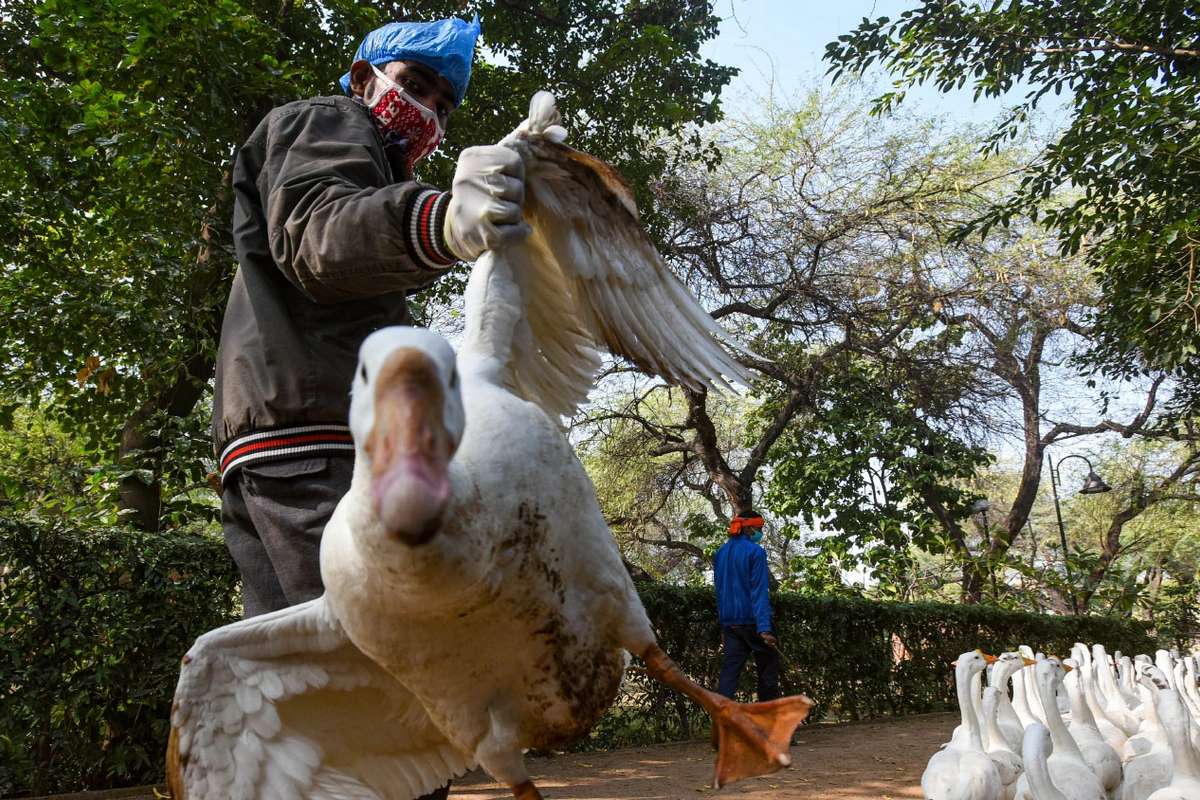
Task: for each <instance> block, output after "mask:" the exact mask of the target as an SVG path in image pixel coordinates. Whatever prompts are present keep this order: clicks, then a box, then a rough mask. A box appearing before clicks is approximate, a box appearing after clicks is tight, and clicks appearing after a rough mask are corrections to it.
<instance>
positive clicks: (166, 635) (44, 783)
mask: <svg viewBox="0 0 1200 800" xmlns="http://www.w3.org/2000/svg"><path fill="white" fill-rule="evenodd" d="M237 581H238V575H237V569H236V567H235V566H234V565H233V561H232V560H231V559H230V557H229V553H228V551H227V550H226V549H225V545H224V543H223V542H222V541H220V540H219V539H216V538H213V537H210V536H201V535H196V534H185V533H171V534H169V535H154V534H141V533H133V532H129V531H125V530H114V529H102V530H95V531H85V532H79V531H67V530H63V529H60V528H55V527H43V526H40V525H35V524H29V523H27V522H19V521H14V520H11V519H0V632H2V634H0V796H5V797H14V796H27V795H30V794H32V795H35V796H36V795H43V794H49V793H51V792H54V793H58V792H68V791H78V790H83V789H101V788H104V789H109V788H116V787H122V786H140V785H146V784H150V783H156V782H158V781H161V780H162V778H163V754H164V753H165V752H166V742H167V735H168V733H169V717H170V708H171V697H172V695H173V694H174V692H175V683H176V682H177V680H178V678H179V659H180V657H181V656H182V655H183V653H185V652H186V651H187V649H188V648H189V647H190V646H191V644H192V641H193V640H195V638H196V637H197V636H199V635H200V634H202V633H204V632H205V631H207V630H210V629H212V628H215V627H217V626H219V625H224V624H226V623H228V622H231V621H232V620H233V619H234V618H235V614H240V596H241V592H240V589H239V588H238V583H237Z"/></svg>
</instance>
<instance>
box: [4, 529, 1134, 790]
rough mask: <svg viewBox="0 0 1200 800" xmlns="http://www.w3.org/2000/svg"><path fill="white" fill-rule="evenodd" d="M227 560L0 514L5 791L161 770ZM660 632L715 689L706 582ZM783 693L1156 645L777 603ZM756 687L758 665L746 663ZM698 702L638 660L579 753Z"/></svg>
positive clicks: (926, 607) (916, 690)
mask: <svg viewBox="0 0 1200 800" xmlns="http://www.w3.org/2000/svg"><path fill="white" fill-rule="evenodd" d="M237 580H238V576H237V570H236V568H235V567H234V565H233V563H232V561H231V560H230V558H229V555H228V553H227V552H226V550H225V546H224V544H223V543H222V542H221V541H220V539H219V538H215V537H210V536H203V535H197V534H188V533H180V532H172V533H169V534H158V535H154V534H140V533H134V532H129V531H125V530H111V529H105V530H97V531H85V532H78V531H67V530H62V529H59V528H55V527H49V526H41V525H36V524H31V523H29V522H24V521H14V520H10V519H3V518H0V631H2V632H3V635H2V637H0V687H3V688H2V689H0V796H5V797H17V796H27V795H29V794H34V795H40V794H48V793H50V792H67V791H76V790H81V789H106V788H117V787H122V786H133V785H145V784H150V783H156V782H159V781H161V779H162V776H163V767H162V756H163V753H164V752H165V750H166V741H167V735H168V732H169V731H168V728H169V722H168V719H169V712H170V703H171V695H172V693H173V691H174V688H175V683H176V681H177V679H178V674H179V672H178V670H179V658H180V656H182V654H183V653H184V652H186V651H187V649H188V648H189V647H190V646H191V643H192V642H193V641H194V640H195V638H196V637H197V636H199V635H200V634H201V633H204V632H205V631H207V630H210V629H212V628H215V627H217V626H219V625H223V624H225V623H227V622H230V621H232V620H233V619H234V618H235V615H236V614H237V613H238V612H239V606H238V597H239V587H238V583H237ZM638 589H639V592H640V593H641V596H642V601H643V603H644V604H645V606H646V610H647V612H648V613H649V615H650V618H651V620H652V621H653V622H654V625H655V628H656V631H657V633H658V637H659V642H660V644H661V645H662V647H663V649H665V650H666V651H667V653H669V654H670V655H671V657H672V658H674V659H675V660H676V661H678V662H679V664H680V666H681V667H682V668H683V670H684V672H686V673H687V674H688V675H691V676H692V677H693V678H695V679H697V680H698V681H699V682H700V683H702V684H703V685H705V686H707V687H708V688H710V689H712V688H715V687H716V681H717V675H718V672H719V670H720V659H721V651H720V641H721V635H720V628H719V627H718V625H717V612H716V599H715V597H714V595H713V592H712V589H711V588H705V587H678V586H668V585H661V584H643V585H640V586H639V587H638ZM772 605H773V607H774V609H775V614H776V622H777V628H778V633H779V638H780V646H781V648H782V650H783V652H784V654H785V657H786V661H785V663H784V665H783V684H784V690H785V691H786V692H787V693H789V694H791V693H799V692H802V693H804V694H807V695H809V696H810V697H812V698H813V699H814V700H815V701H816V702H817V706H816V708H815V709H814V713H813V715H812V717H811V719H814V720H817V719H843V720H844V719H860V718H866V717H874V716H881V715H900V714H915V713H926V712H930V711H945V710H950V709H953V708H955V707H956V700H955V697H954V685H953V681H954V674H953V667H952V666H951V665H950V662H951V661H953V660H954V658H955V657H956V656H958V655H959V654H960V653H962V652H963V651H965V650H971V649H974V648H976V647H979V648H982V649H984V650H986V651H990V652H1001V651H1003V650H1010V649H1013V648H1015V647H1016V645H1018V644H1029V645H1031V646H1032V647H1034V648H1035V649H1037V650H1041V651H1043V652H1046V653H1052V654H1053V653H1057V654H1060V655H1061V654H1065V653H1066V652H1067V650H1068V648H1069V647H1070V645H1071V644H1072V643H1074V642H1075V641H1083V642H1103V643H1104V644H1105V645H1107V646H1108V647H1109V648H1110V649H1118V650H1122V651H1125V652H1127V653H1140V652H1153V651H1154V649H1155V648H1156V644H1155V642H1154V640H1153V639H1152V638H1151V637H1150V635H1149V633H1148V629H1147V627H1146V626H1145V625H1144V624H1141V623H1136V622H1131V621H1121V620H1113V619H1106V618H1098V617H1084V618H1078V619H1076V618H1071V617H1048V616H1042V615H1036V614H1024V613H1015V612H1007V611H997V610H994V609H991V608H987V607H981V606H956V605H942V604H937V603H914V604H904V603H881V602H874V601H869V600H847V599H844V598H833V597H828V598H821V597H818V598H813V597H804V596H799V595H791V594H778V595H775V596H773V597H772ZM742 677H743V681H742V686H741V692H742V699H746V700H749V699H752V697H751V694H752V692H753V685H754V670H753V667H752V666H748V667H747V669H746V671H745V673H744V674H743V676H742ZM708 727H709V722H708V719H707V717H706V716H705V715H704V714H703V712H701V711H700V709H699V707H698V706H696V705H694V704H693V703H691V702H690V701H688V700H685V699H684V698H683V697H682V696H680V695H678V694H677V693H675V692H673V691H671V690H668V689H666V688H665V687H662V686H660V685H658V684H656V683H654V682H653V681H651V680H650V679H649V678H648V677H647V676H645V675H644V674H642V673H639V672H637V671H636V670H634V671H632V672H631V673H630V675H629V680H627V681H626V685H625V686H624V687H623V688H622V692H621V695H620V697H619V698H618V701H617V703H616V704H614V706H613V708H612V709H611V710H610V711H609V713H608V714H606V715H605V717H604V718H603V719H602V720H601V721H600V723H599V724H598V725H597V726H596V728H595V729H594V730H593V731H592V733H591V734H590V735H589V736H588V737H587V738H586V739H584V740H583V741H582V742H579V743H578V744H577V745H575V749H584V750H591V749H609V748H614V747H627V746H636V745H641V744H647V743H651V742H663V741H672V740H679V739H689V738H695V737H697V736H701V735H704V734H705V733H707V731H708Z"/></svg>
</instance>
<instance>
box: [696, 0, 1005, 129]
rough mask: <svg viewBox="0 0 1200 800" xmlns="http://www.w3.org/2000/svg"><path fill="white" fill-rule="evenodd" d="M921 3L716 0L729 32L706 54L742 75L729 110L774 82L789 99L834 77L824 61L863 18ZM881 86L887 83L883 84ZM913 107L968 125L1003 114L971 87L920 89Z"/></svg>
mask: <svg viewBox="0 0 1200 800" xmlns="http://www.w3.org/2000/svg"><path fill="white" fill-rule="evenodd" d="M917 5H919V3H918V0H832V1H831V2H814V0H714V11H715V12H716V14H717V15H718V16H720V17H721V18H722V20H723V22H722V23H721V34H720V36H719V37H718V38H717V39H716V40H715V41H713V42H709V43H708V44H707V45H705V46H704V47H703V48H702V50H701V52H702V54H703V55H704V56H705V57H707V58H711V59H713V60H714V61H717V62H719V63H722V64H727V65H730V66H735V67H740V68H741V70H742V72H741V74H740V75H739V76H738V77H737V78H734V80H733V83H732V84H731V85H730V86H729V88H728V89H727V90H726V94H725V95H724V97H725V99H726V102H727V104H726V111H727V113H729V112H731V111H732V109H731V108H730V106H729V105H728V101H729V100H730V99H732V98H736V97H738V96H740V95H741V94H743V93H745V92H750V93H751V94H753V95H760V96H765V95H766V94H767V92H768V90H769V89H770V87H771V81H772V79H774V81H775V94H776V97H777V98H781V99H782V98H786V97H790V96H792V95H794V94H795V93H796V92H797V91H799V90H800V89H802V88H804V87H807V86H809V85H810V84H811V83H812V81H814V80H826V79H824V77H823V76H824V74H825V71H826V69H828V66H829V65H828V64H827V63H826V62H824V61H822V60H821V59H822V56H823V55H824V54H825V45H826V44H827V43H828V42H831V41H834V40H835V39H837V37H838V36H839V35H840V34H844V33H849V32H850V31H851V30H852V29H853V28H854V27H855V26H856V25H857V24H858V23H859V22H860V21H861V20H862V18H863V17H869V18H871V19H874V18H876V17H879V16H885V15H886V16H888V17H891V18H892V19H896V18H897V17H899V16H900V13H901V12H902V11H904V10H905V9H906V8H911V7H915V6H917ZM881 85H884V86H886V82H882V79H881ZM910 102H915V103H916V104H919V105H918V106H917V107H919V108H920V110H922V111H924V112H926V113H931V114H935V115H939V116H940V115H942V114H945V115H947V116H949V117H951V118H952V119H953V120H954V121H956V122H960V123H966V122H986V121H988V120H990V119H991V118H992V117H994V116H995V115H996V114H997V113H998V112H999V110H1000V104H999V103H997V102H996V101H989V102H983V103H980V104H973V103H972V102H971V91H970V90H969V89H963V90H961V91H956V92H952V93H950V94H939V93H937V92H934V91H932V90H923V89H915V90H912V91H910V92H909V95H908V98H906V101H905V105H906V106H908V105H909V104H910ZM914 110H915V109H914Z"/></svg>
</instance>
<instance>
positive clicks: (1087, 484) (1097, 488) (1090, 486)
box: [1046, 453, 1112, 616]
mask: <svg viewBox="0 0 1200 800" xmlns="http://www.w3.org/2000/svg"><path fill="white" fill-rule="evenodd" d="M1069 458H1081V459H1083V462H1084V463H1085V464H1087V465H1088V476H1087V480H1085V481H1084V482H1083V488H1081V489H1080V490H1079V494H1100V493H1101V492H1111V491H1112V487H1111V486H1109V485H1108V484H1107V483H1105V482H1104V479H1103V478H1101V477H1100V476H1099V475H1097V474H1096V470H1095V469H1093V468H1092V462H1091V461H1088V459H1087V456H1081V455H1076V454H1075V453H1071V454H1070V455H1065V456H1063V457H1062V458H1060V459H1059V460H1058V464H1057V465H1056V464H1055V463H1054V461H1053V460H1051V458H1050V456H1049V455H1047V456H1046V463H1047V464H1048V465H1049V467H1050V490H1051V491H1052V492H1053V494H1054V516H1055V517H1057V518H1058V536H1059V540H1060V541H1061V542H1062V553H1063V569H1064V570H1065V571H1066V574H1067V587H1068V588H1069V589H1070V592H1071V610H1072V611H1073V612H1074V613H1075V616H1079V599H1078V598H1077V597H1076V594H1075V581H1074V579H1073V578H1072V577H1071V564H1070V562H1069V561H1068V560H1067V529H1066V528H1065V527H1064V526H1063V518H1062V507H1061V506H1060V505H1059V502H1058V484H1059V475H1060V474H1061V473H1060V472H1059V469H1060V468H1061V467H1062V463H1063V462H1064V461H1066V460H1067V459H1069Z"/></svg>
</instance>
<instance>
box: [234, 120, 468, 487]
mask: <svg viewBox="0 0 1200 800" xmlns="http://www.w3.org/2000/svg"><path fill="white" fill-rule="evenodd" d="M392 176H393V171H392V168H391V166H390V165H389V161H388V157H387V154H386V153H385V150H384V145H383V140H382V138H381V137H380V135H379V133H378V131H377V129H376V127H375V124H374V121H373V120H372V118H371V116H370V113H369V112H368V111H367V109H366V108H365V107H364V106H362V105H361V104H359V103H356V102H354V101H352V100H350V99H348V98H345V97H319V98H315V99H312V100H303V101H299V102H295V103H290V104H288V105H286V106H282V107H280V108H277V109H275V110H274V111H272V112H271V113H270V114H269V115H268V116H267V118H266V119H265V120H263V122H262V123H261V124H260V125H259V126H258V128H257V129H256V130H255V131H254V134H253V135H252V136H251V137H250V139H249V140H248V141H247V142H246V143H245V145H244V146H243V147H242V148H241V150H240V151H239V153H238V156H237V160H236V162H235V165H234V170H233V190H234V193H235V195H236V206H235V211H234V220H233V222H234V241H235V242H236V245H237V255H238V270H237V274H236V275H235V276H234V279H233V287H232V290H231V292H230V296H229V304H228V306H227V308H226V311H225V320H224V323H223V324H222V327H221V342H220V348H219V351H218V355H217V376H216V391H215V396H214V398H213V422H212V432H213V444H214V446H215V448H216V452H217V454H218V456H219V457H221V465H220V466H221V471H222V476H223V477H225V476H226V474H227V473H228V472H231V471H232V470H233V469H236V467H237V466H240V464H241V463H244V459H245V458H251V459H253V460H259V459H261V458H270V457H275V458H278V457H286V456H289V455H295V454H298V453H297V452H296V450H295V447H294V446H293V447H290V448H289V447H280V446H278V445H280V443H282V444H283V445H296V444H297V443H300V444H304V443H305V442H308V443H312V442H313V441H316V440H314V439H313V437H312V436H311V435H310V436H308V437H307V438H303V439H297V438H296V434H298V433H299V434H304V433H309V434H311V433H312V432H313V431H314V430H318V431H326V432H328V431H333V432H334V433H341V432H343V431H344V432H345V433H344V434H342V435H341V436H340V437H339V438H338V441H340V443H341V446H340V447H337V446H335V444H336V443H334V442H333V441H332V440H331V441H329V442H326V444H327V445H328V446H327V447H326V448H324V449H342V450H347V449H349V444H348V443H349V437H348V430H347V429H346V421H347V415H348V413H349V405H350V403H349V400H350V398H349V390H350V381H351V377H352V375H353V373H354V367H355V364H356V362H357V358H358V347H359V345H360V344H361V343H362V340H363V339H364V338H366V336H367V335H368V334H370V333H371V332H372V331H374V330H376V329H378V328H382V327H385V326H388V325H402V324H408V323H409V322H410V319H411V317H410V314H409V310H408V305H407V303H406V302H405V296H406V294H407V293H410V292H414V291H416V290H419V289H423V288H425V287H427V286H429V285H430V284H431V283H433V282H434V281H435V280H437V278H438V277H440V276H441V275H443V274H445V272H446V271H447V270H448V268H449V267H450V266H451V265H452V264H453V261H454V259H453V256H452V255H451V254H449V252H448V251H446V250H445V246H444V243H442V240H441V223H442V221H443V220H444V218H445V203H446V202H447V201H448V195H444V194H442V193H440V192H438V191H437V190H436V189H434V188H433V187H430V186H425V185H422V184H417V183H412V182H403V183H394V182H393V177H392ZM422 242H423V244H422ZM430 242H433V243H434V244H433V245H430V244H429V243H430ZM314 426H315V427H314ZM317 438H318V439H319V437H317ZM249 442H257V444H255V445H254V446H253V447H249V446H245V445H246V443H249ZM239 443H242V445H243V447H242V448H241V450H240V454H239V456H238V458H240V459H242V461H239V460H238V459H237V458H232V457H231V455H232V454H233V451H234V450H235V449H237V445H238V444H239ZM318 444H319V441H318ZM302 449H303V448H302ZM317 449H322V448H317Z"/></svg>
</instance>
